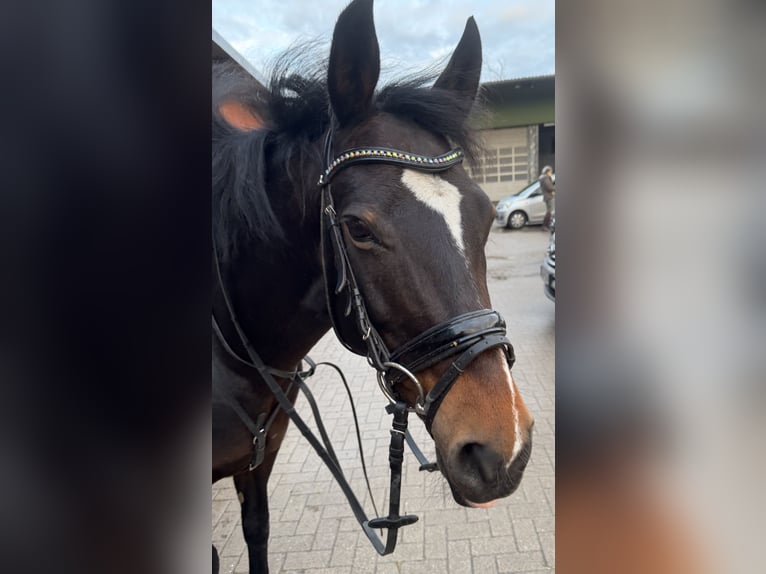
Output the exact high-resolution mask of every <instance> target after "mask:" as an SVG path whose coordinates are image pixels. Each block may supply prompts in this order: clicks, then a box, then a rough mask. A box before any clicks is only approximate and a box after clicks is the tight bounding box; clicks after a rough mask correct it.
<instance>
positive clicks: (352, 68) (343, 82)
mask: <svg viewBox="0 0 766 574" xmlns="http://www.w3.org/2000/svg"><path fill="white" fill-rule="evenodd" d="M379 74H380V50H379V48H378V37H377V36H376V35H375V23H374V22H373V19H372V0H354V1H353V2H352V3H351V4H349V5H348V7H347V8H346V9H345V10H344V11H343V12H341V14H340V16H339V17H338V22H337V23H336V24H335V32H334V33H333V37H332V47H331V48H330V64H329V67H328V71H327V89H328V91H329V93H330V103H331V104H332V109H333V112H335V117H336V118H338V121H339V122H340V125H341V126H343V125H347V124H349V123H352V122H353V121H354V120H356V119H359V118H360V117H362V116H364V115H365V114H366V113H367V112H368V111H369V109H370V107H371V106H372V96H373V94H374V92H375V86H376V85H377V83H378V75H379Z"/></svg>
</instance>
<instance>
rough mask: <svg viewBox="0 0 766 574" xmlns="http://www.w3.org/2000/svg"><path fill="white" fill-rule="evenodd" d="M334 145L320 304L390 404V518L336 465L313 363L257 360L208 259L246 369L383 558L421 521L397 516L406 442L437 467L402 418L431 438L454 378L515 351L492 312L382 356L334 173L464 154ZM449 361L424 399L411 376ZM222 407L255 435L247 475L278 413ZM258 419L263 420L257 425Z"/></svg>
mask: <svg viewBox="0 0 766 574" xmlns="http://www.w3.org/2000/svg"><path fill="white" fill-rule="evenodd" d="M332 137H333V129H332V128H330V129H329V130H328V133H327V137H326V139H325V142H324V153H323V157H324V166H323V172H322V175H321V176H320V178H319V182H318V186H319V187H320V188H321V195H322V198H321V210H322V211H321V234H322V239H321V241H322V270H323V275H324V281H325V298H326V301H327V309H328V312H329V314H330V319H331V322H332V325H333V329H334V331H335V333H336V335H337V337H338V339H339V340H340V341H341V343H342V344H343V345H344V346H345V347H347V348H348V349H349V350H351V351H352V352H354V353H356V354H359V355H363V356H366V357H367V361H368V362H369V364H370V365H371V366H372V367H373V368H374V369H375V370H376V371H377V378H378V383H379V385H380V388H381V390H382V391H383V394H384V395H385V396H386V398H388V399H389V401H390V404H389V405H388V406H387V407H386V411H387V412H388V413H389V414H392V415H393V421H392V428H391V440H390V444H389V466H390V469H391V479H390V495H389V513H388V516H385V517H377V518H373V519H368V518H367V515H366V514H365V511H364V508H363V507H362V505H361V503H360V502H359V500H358V499H357V497H356V496H355V494H354V492H353V490H352V489H351V486H350V485H349V483H348V481H347V480H346V478H345V476H344V474H343V470H342V469H341V468H340V464H339V462H338V459H337V457H336V456H335V453H334V452H333V450H332V447H331V445H330V444H329V438H328V437H327V436H326V432H325V431H324V427H323V425H322V423H321V417H320V416H319V412H318V410H317V408H316V404H315V401H314V399H313V397H312V396H311V393H310V391H309V390H308V387H307V386H306V385H305V383H304V381H303V379H304V378H305V377H306V376H310V374H312V373H313V372H314V368H315V366H316V365H315V364H314V363H313V361H308V360H307V361H308V362H309V367H310V368H309V370H308V371H304V372H298V371H295V372H285V371H280V370H279V369H274V368H272V367H269V366H268V365H266V364H265V363H264V362H263V360H262V359H261V358H260V356H259V354H258V352H257V351H256V350H255V349H254V348H253V345H252V343H251V342H250V340H249V339H248V337H247V335H246V334H245V332H244V331H243V329H242V327H241V325H240V324H239V321H238V320H237V317H236V313H235V311H234V307H233V305H232V302H231V300H230V298H229V296H228V292H227V289H226V286H225V284H224V280H223V274H222V272H221V267H220V262H219V259H218V252H217V249H216V246H215V240H214V243H213V257H214V263H215V272H216V275H217V280H218V286H219V288H220V291H221V294H222V296H223V299H224V302H225V304H226V308H227V310H228V314H229V317H228V319H229V321H230V323H231V324H232V325H233V327H234V329H235V331H236V333H237V335H238V337H239V339H240V341H241V343H242V345H243V347H244V349H245V351H246V352H247V355H248V357H249V358H250V361H249V362H247V363H246V364H248V365H249V366H251V367H252V368H253V369H254V370H256V371H257V372H258V373H259V375H260V377H261V378H262V379H263V381H264V382H265V383H266V385H267V386H268V388H269V390H270V391H271V393H272V394H273V395H274V398H275V399H276V401H277V404H278V406H279V408H280V409H282V410H283V411H284V412H285V413H286V414H287V415H288V416H289V417H290V419H291V420H292V421H293V423H294V424H295V426H296V427H297V428H298V430H300V432H301V433H302V434H303V436H304V437H305V438H306V440H307V441H308V442H309V444H310V445H311V446H312V447H313V448H314V450H315V451H316V452H317V454H318V455H319V457H320V458H321V459H322V461H323V462H324V463H325V464H326V465H327V467H328V469H329V470H330V472H331V473H332V475H333V477H334V478H335V480H336V481H337V482H338V485H339V486H340V488H341V490H342V491H343V493H344V494H345V496H346V499H347V500H348V502H349V505H350V507H351V510H352V511H353V513H354V515H355V517H356V519H357V521H358V522H359V523H360V524H361V526H362V528H363V530H364V532H365V534H366V536H367V538H368V539H369V540H370V542H371V543H372V545H373V546H374V548H375V550H376V551H377V552H378V554H380V555H386V554H390V553H391V552H393V550H394V548H395V547H396V541H397V532H398V530H399V528H401V527H402V526H406V525H408V524H412V523H414V522H416V521H417V520H418V517H417V516H414V515H400V514H399V506H400V496H401V478H402V462H403V460H404V442H405V440H406V441H407V443H408V445H409V446H410V447H411V449H412V450H413V452H414V453H415V455H416V457H417V458H418V460H419V461H420V462H421V467H420V470H429V471H431V470H435V469H436V466H435V465H434V464H433V463H428V462H427V461H426V460H425V457H424V456H423V455H422V453H421V452H420V450H419V449H418V448H417V445H415V443H414V441H413V440H412V438H411V437H410V436H409V433H408V432H407V418H408V413H409V412H415V413H416V414H418V415H419V416H421V417H422V418H423V419H424V421H425V424H426V428H427V429H428V432H429V433H431V427H432V425H433V421H434V417H435V416H436V412H437V410H438V408H439V406H440V405H441V403H442V401H443V399H444V397H445V396H446V394H447V393H448V392H449V390H450V389H451V388H452V386H453V385H454V384H455V382H456V381H457V379H458V377H459V376H460V374H461V373H463V372H464V370H465V369H466V368H467V367H468V365H469V364H470V363H471V362H472V361H473V360H474V359H476V358H477V357H478V356H479V355H480V354H481V353H483V352H484V351H487V350H490V349H495V348H502V349H503V352H504V353H505V357H506V359H507V361H508V366H509V368H510V367H511V366H513V362H514V353H513V347H512V345H511V343H510V341H509V340H508V339H507V338H506V336H505V332H506V330H505V321H504V320H503V319H502V317H501V316H500V315H499V314H498V313H497V312H496V311H492V310H489V309H481V310H475V311H471V312H468V313H463V314H461V315H458V316H456V317H453V318H451V319H449V320H447V321H444V322H442V323H439V324H438V325H435V326H433V327H431V328H429V329H427V330H426V331H424V332H423V333H421V334H420V335H418V336H416V337H415V338H413V339H411V340H410V341H409V342H407V343H405V344H404V345H402V346H401V347H399V348H397V349H395V350H394V351H393V352H391V351H389V349H388V347H387V346H386V344H385V342H384V341H383V338H382V337H381V336H380V334H379V333H378V331H377V330H376V329H375V326H374V325H373V323H372V321H371V320H370V317H369V315H368V313H367V308H366V305H365V301H364V297H363V295H362V292H361V291H360V289H359V285H358V284H357V281H356V277H355V275H354V271H353V268H352V266H351V262H350V259H349V255H348V251H347V249H346V244H345V242H344V239H343V232H342V230H341V227H340V223H339V221H338V216H337V213H336V211H335V206H334V201H333V195H332V186H331V184H330V181H331V180H332V178H333V177H334V176H335V175H336V174H337V173H338V172H340V171H341V170H343V169H346V168H348V167H351V166H353V165H357V164H362V163H377V164H388V165H395V166H399V167H405V168H409V169H415V170H418V171H421V172H426V173H439V172H443V171H446V170H448V169H450V168H451V167H453V166H455V165H457V164H459V163H461V162H462V161H463V152H462V151H461V150H460V149H453V150H450V151H448V152H447V153H445V154H442V155H440V156H435V157H429V156H423V155H418V154H413V153H411V152H404V151H400V150H394V149H388V148H382V147H375V148H354V149H350V150H348V151H345V152H343V153H342V154H340V155H338V156H337V157H334V156H333V153H332ZM342 294H345V295H346V297H347V299H346V301H345V303H344V304H343V305H341V295H342ZM213 327H214V329H213V330H214V332H215V333H216V336H217V337H218V339H219V340H220V341H221V343H222V346H223V348H224V349H225V351H226V352H227V353H229V354H232V355H234V356H235V357H236V358H238V359H239V360H240V361H242V358H241V357H238V356H237V355H236V353H234V352H233V351H232V349H231V346H230V345H229V344H228V343H227V342H226V340H225V338H224V337H223V334H222V333H221V331H220V329H219V328H218V325H217V322H216V318H215V317H213ZM452 357H456V358H455V359H454V360H453V361H452V363H451V365H450V366H449V367H448V368H447V370H446V371H445V372H444V373H443V374H442V375H441V377H440V378H439V380H438V381H437V383H436V385H435V386H434V387H433V388H432V389H431V391H429V392H428V394H425V392H424V389H423V386H422V384H421V383H420V381H419V380H418V378H417V376H416V375H417V373H419V372H421V371H423V370H425V369H428V368H430V367H432V366H434V365H436V364H438V363H440V362H442V361H445V360H447V359H450V358H452ZM277 377H280V378H283V379H286V380H287V381H288V382H289V385H288V389H289V388H290V385H292V384H293V383H297V386H298V388H299V389H300V390H301V391H302V392H303V393H304V395H305V396H306V398H307V399H308V401H309V403H310V407H311V409H312V411H313V413H314V418H315V421H316V422H317V426H318V428H319V431H320V435H321V436H322V439H323V441H324V445H323V444H321V443H320V441H319V439H318V438H317V437H316V435H314V433H313V432H312V431H311V429H310V428H309V427H308V425H307V424H306V422H305V421H304V420H303V419H302V418H301V416H300V415H299V414H298V413H297V411H296V410H295V408H294V406H293V404H292V401H291V400H290V399H289V397H288V396H287V393H288V392H289V390H287V391H286V390H285V389H283V388H282V386H281V385H280V384H279V383H278V382H277V380H276V378H277ZM404 381H410V382H411V383H412V384H413V385H414V386H415V388H416V390H417V393H418V398H417V400H416V401H415V403H414V404H412V405H408V404H407V403H406V402H404V401H403V400H401V398H400V397H399V393H398V392H397V390H396V387H397V386H398V385H399V384H401V383H402V382H404ZM344 382H345V380H344ZM227 401H228V402H229V403H230V404H231V406H232V408H233V410H234V411H235V412H236V414H237V415H238V416H239V418H240V419H242V421H243V423H244V424H245V425H246V426H247V428H248V429H250V430H251V432H252V433H253V434H254V440H253V445H254V453H253V460H252V462H251V464H250V470H253V469H254V468H256V467H257V466H258V465H260V463H261V462H262V461H263V450H264V447H265V436H266V434H267V429H268V425H270V424H271V422H273V420H274V418H275V417H276V410H273V411H272V413H270V414H269V415H268V416H267V415H266V414H263V413H262V414H261V415H260V416H259V417H258V421H257V422H254V421H253V420H252V418H251V417H250V415H249V414H248V413H247V412H245V410H244V408H243V407H242V406H241V405H239V404H238V401H237V400H236V398H234V397H232V396H228V397H227ZM352 409H353V402H352ZM264 421H266V422H265V423H264ZM261 438H262V439H263V440H261ZM423 463H425V464H423ZM363 464H364V462H363ZM375 529H387V530H388V534H387V537H386V541H385V543H384V542H383V541H382V540H381V539H380V538H379V537H378V535H377V534H376V532H375Z"/></svg>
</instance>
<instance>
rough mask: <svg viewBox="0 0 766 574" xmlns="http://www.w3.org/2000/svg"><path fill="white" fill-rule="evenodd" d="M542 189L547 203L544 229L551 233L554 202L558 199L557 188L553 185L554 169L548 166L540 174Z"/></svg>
mask: <svg viewBox="0 0 766 574" xmlns="http://www.w3.org/2000/svg"><path fill="white" fill-rule="evenodd" d="M539 179H540V189H541V190H542V192H543V201H544V202H545V219H543V229H544V230H545V231H550V228H551V216H552V214H553V200H554V198H555V197H556V186H555V185H554V184H553V168H552V167H551V166H549V165H546V166H545V167H544V168H543V170H542V171H541V172H540V178H539Z"/></svg>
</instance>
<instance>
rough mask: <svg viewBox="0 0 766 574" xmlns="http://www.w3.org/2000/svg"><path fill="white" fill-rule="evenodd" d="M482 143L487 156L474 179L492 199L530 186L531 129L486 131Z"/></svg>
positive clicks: (472, 173) (482, 160)
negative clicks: (529, 131)
mask: <svg viewBox="0 0 766 574" xmlns="http://www.w3.org/2000/svg"><path fill="white" fill-rule="evenodd" d="M481 135H482V143H483V144H484V147H485V150H486V153H485V155H484V156H483V157H482V158H481V163H480V165H479V166H478V167H477V169H475V170H470V171H469V173H470V174H471V177H473V179H474V180H475V181H476V183H478V184H479V185H481V187H482V189H484V191H485V192H486V193H487V195H489V197H490V199H492V200H493V201H497V200H499V199H502V198H503V197H505V196H507V195H510V194H512V193H515V192H517V191H518V190H520V189H521V188H523V187H525V186H527V185H528V184H529V147H528V145H527V128H525V127H521V128H506V129H500V130H485V131H483V132H482V134H481Z"/></svg>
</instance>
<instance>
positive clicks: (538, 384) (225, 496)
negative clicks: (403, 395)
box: [212, 228, 554, 574]
mask: <svg viewBox="0 0 766 574" xmlns="http://www.w3.org/2000/svg"><path fill="white" fill-rule="evenodd" d="M546 246H547V234H546V233H544V232H542V231H540V230H539V228H531V229H524V230H521V231H513V232H511V231H506V230H501V229H493V230H492V233H491V235H490V240H489V243H488V246H487V262H488V280H489V289H490V294H491V296H492V302H493V306H494V307H495V309H497V310H498V311H500V313H501V314H502V315H503V316H504V317H505V319H506V321H507V323H508V332H509V338H510V339H511V341H512V342H513V345H514V348H515V351H516V357H517V359H516V364H515V366H514V368H513V374H514V378H515V379H516V383H517V385H518V387H519V389H520V391H521V394H522V396H523V397H524V400H525V402H526V404H527V406H528V408H529V410H530V412H532V414H533V415H534V417H535V421H536V422H535V436H534V447H533V451H532V458H531V460H530V463H529V466H528V467H527V470H526V472H525V476H524V479H523V481H522V483H521V486H520V487H519V489H518V490H517V491H516V492H515V493H514V494H513V495H511V496H510V497H509V498H507V499H505V500H503V501H501V502H499V503H497V504H496V505H495V506H494V507H493V508H490V509H467V508H463V507H460V506H458V505H457V504H456V503H455V502H454V501H453V499H452V495H451V494H450V491H449V487H448V486H447V484H446V481H445V480H444V479H443V478H442V477H441V475H439V474H438V473H432V474H429V473H422V472H418V465H417V461H416V460H415V458H414V457H413V456H412V455H411V453H409V452H408V454H407V455H406V458H405V463H404V476H403V479H402V509H403V513H414V514H417V515H419V516H420V520H419V521H418V522H417V523H416V524H414V525H412V526H408V527H405V528H403V529H402V530H401V531H400V536H399V543H398V545H397V548H396V551H395V552H394V554H393V555H391V556H386V557H380V556H378V555H377V553H376V552H375V551H374V549H373V548H372V546H371V545H370V543H369V541H368V540H367V538H366V537H365V536H364V534H363V533H362V532H361V530H360V527H359V526H358V524H357V522H356V520H355V519H354V518H353V515H352V513H351V510H350V509H349V508H348V506H347V503H346V501H345V498H344V497H343V495H342V493H341V491H340V488H339V487H338V486H337V485H336V484H335V482H334V481H333V479H332V476H331V475H330V473H329V471H328V470H327V469H326V468H324V466H323V465H322V464H321V462H320V460H319V458H318V457H317V456H316V454H315V453H314V452H313V450H312V449H311V447H310V446H309V445H308V443H307V442H306V441H305V440H304V439H303V437H302V436H301V435H300V433H299V432H298V431H296V430H295V429H294V428H293V427H292V426H291V427H290V429H289V431H288V433H287V436H286V437H285V440H284V443H283V445H282V449H281V450H280V453H279V457H278V459H277V462H276V465H275V468H274V471H273V474H272V476H271V480H270V481H269V493H270V496H269V504H270V510H271V541H270V545H269V556H270V569H271V572H273V573H277V572H278V573H285V574H287V573H291V574H297V573H299V572H300V573H304V574H351V573H354V574H366V573H369V574H395V573H396V574H427V573H431V572H433V573H439V574H441V573H450V574H459V573H474V574H493V573H503V572H530V573H534V572H552V571H553V569H554V510H553V509H554V408H553V405H554V387H553V383H554V305H553V304H552V303H551V302H550V301H549V300H548V299H546V298H545V296H544V294H543V291H542V282H541V279H540V277H539V265H540V262H541V261H542V258H543V254H544V251H545V248H546ZM311 356H312V357H313V358H314V359H315V360H326V361H332V362H335V363H337V364H338V365H340V366H341V368H342V369H343V370H344V372H345V373H346V376H347V378H348V381H349V384H350V386H351V388H352V391H353V393H354V400H355V403H356V407H357V412H358V414H359V420H360V427H361V432H362V439H363V444H364V448H365V454H366V456H367V465H368V470H369V474H370V479H371V482H372V487H373V492H374V493H375V498H376V502H377V505H378V508H379V509H385V508H386V507H387V500H386V496H387V490H388V479H389V478H388V462H387V459H388V452H387V451H388V437H389V425H390V417H389V416H388V415H386V414H385V412H384V410H383V407H384V406H385V404H386V401H385V399H384V398H383V396H382V394H381V393H380V391H379V390H378V388H377V381H376V379H375V375H374V372H373V370H372V369H370V368H369V367H368V366H367V364H366V362H365V360H364V359H363V358H361V357H357V356H355V355H352V354H351V353H349V352H348V351H346V350H345V349H344V348H343V347H342V346H341V345H340V344H339V343H338V342H337V341H336V340H335V337H334V336H333V335H332V333H329V334H328V335H326V336H325V337H324V338H323V339H322V340H321V341H320V342H319V343H318V344H317V346H316V347H315V348H314V350H313V351H312V353H311ZM310 385H311V387H312V390H313V391H314V393H315V396H316V399H317V401H318V403H319V405H320V409H321V412H322V417H323V419H324V421H325V425H326V426H327V430H328V433H329V435H330V438H331V440H332V441H333V445H334V446H335V450H336V453H337V455H338V458H339V459H340V460H341V464H342V465H343V468H344V470H345V472H346V475H347V477H348V478H349V482H350V483H351V485H352V487H353V488H354V490H355V492H356V493H357V496H359V497H360V498H361V499H362V500H363V502H364V504H365V508H367V510H368V514H371V508H372V507H371V504H370V502H369V500H368V498H369V496H368V495H366V494H365V485H364V480H363V476H362V472H361V464H360V462H359V459H358V455H357V445H356V437H355V433H354V430H353V424H352V423H351V416H350V412H349V407H348V403H347V398H346V394H345V390H344V389H343V386H342V384H341V382H340V380H339V379H338V378H337V376H336V375H335V374H334V372H333V371H332V370H330V369H329V368H327V367H323V368H322V367H320V369H319V370H318V371H317V375H316V376H315V377H314V378H313V380H312V381H311V382H310ZM298 408H299V410H300V411H301V413H305V414H304V416H306V417H308V418H309V420H311V418H310V417H309V415H308V412H309V409H308V408H307V405H306V404H305V401H304V400H303V399H302V398H301V399H299V402H298ZM411 420H412V423H413V424H412V425H411V429H412V433H413V435H414V436H415V438H416V440H417V442H418V444H419V445H420V446H421V448H423V450H424V452H425V453H426V455H427V456H429V457H430V458H432V459H433V445H432V443H431V442H430V438H429V437H428V435H427V433H426V432H425V429H424V428H423V425H422V424H420V423H419V421H417V419H416V418H415V417H411ZM212 521H213V543H214V544H215V545H216V547H217V548H218V552H219V555H220V559H221V572H222V573H224V574H230V573H237V574H238V573H247V552H246V549H245V545H244V541H243V538H242V533H241V528H240V519H239V503H238V501H237V496H236V493H235V491H234V488H233V486H232V482H231V481H230V480H222V481H220V482H218V483H217V484H215V485H213V500H212Z"/></svg>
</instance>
